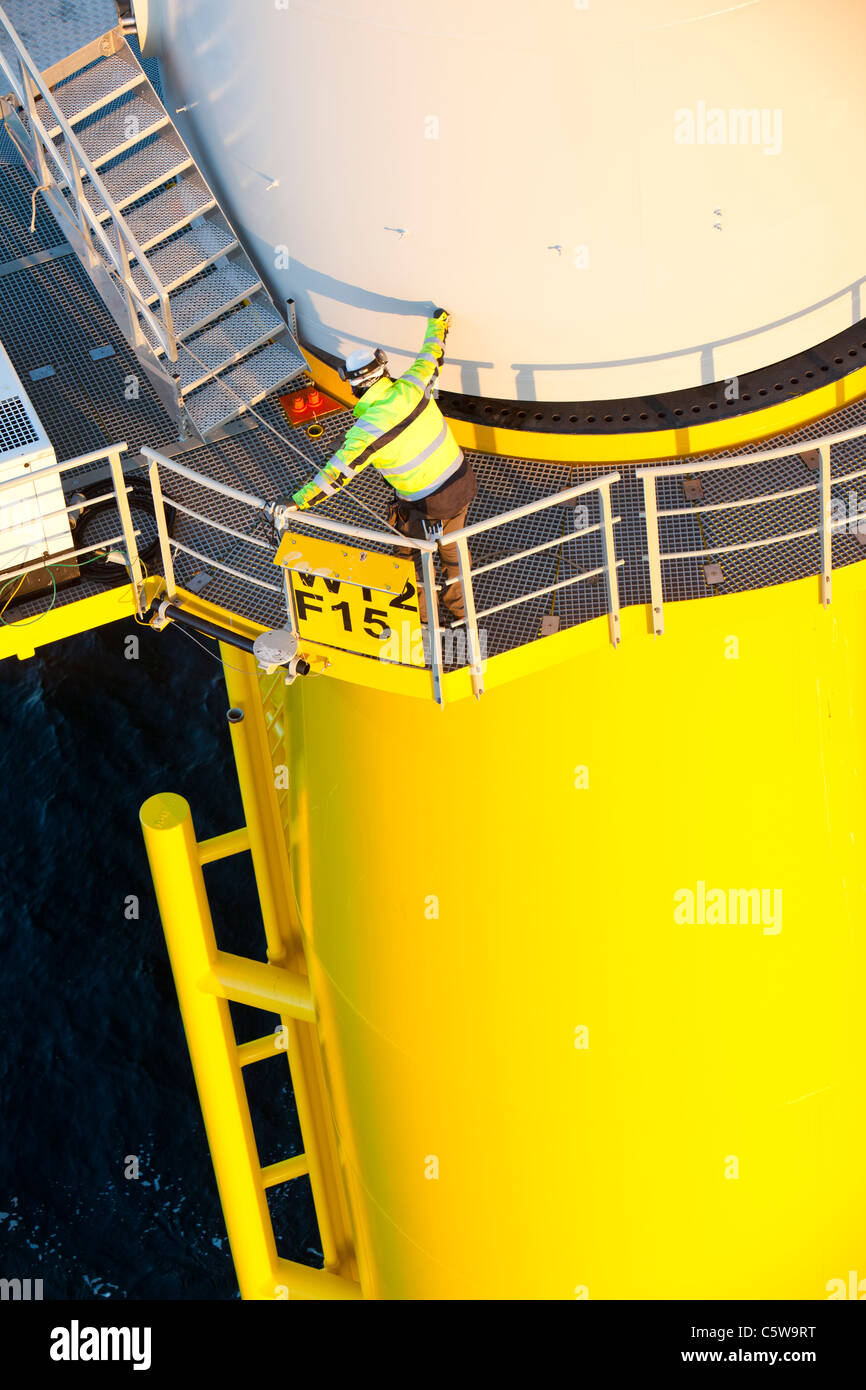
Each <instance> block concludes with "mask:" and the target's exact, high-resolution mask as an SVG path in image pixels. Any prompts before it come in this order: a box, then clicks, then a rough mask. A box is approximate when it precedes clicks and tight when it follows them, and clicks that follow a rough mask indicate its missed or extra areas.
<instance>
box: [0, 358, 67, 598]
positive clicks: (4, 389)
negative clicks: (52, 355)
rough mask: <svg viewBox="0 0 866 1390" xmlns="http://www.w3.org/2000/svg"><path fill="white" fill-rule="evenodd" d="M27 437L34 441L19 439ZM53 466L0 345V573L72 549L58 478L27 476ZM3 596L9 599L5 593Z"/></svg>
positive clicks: (37, 423)
mask: <svg viewBox="0 0 866 1390" xmlns="http://www.w3.org/2000/svg"><path fill="white" fill-rule="evenodd" d="M13 409H14V414H15V418H16V419H17V417H18V416H19V415H21V414H23V416H24V417H25V419H24V421H23V423H22V425H21V426H20V429H21V435H20V442H16V441H15V434H16V430H17V428H18V426H17V425H16V423H15V419H13V417H12V415H11V413H10V412H11V411H12V410H13ZM28 425H29V429H26V434H27V435H30V434H31V433H32V434H34V435H35V436H36V438H35V439H30V438H27V437H25V428H26V427H27V426H28ZM56 462H57V459H56V456H55V453H54V449H53V448H52V446H51V443H50V441H49V439H48V436H47V434H46V433H45V430H44V429H43V428H42V423H41V421H40V419H39V416H38V415H37V414H36V411H35V410H34V409H33V406H32V404H31V402H30V398H29V397H28V395H27V392H26V391H25V389H24V387H23V385H22V383H21V380H20V378H19V377H18V374H17V373H16V371H15V368H14V367H13V366H12V363H11V362H10V360H9V357H8V355H7V353H6V351H5V349H4V348H3V346H2V344H0V483H9V484H12V483H13V482H15V481H16V480H17V479H21V482H20V485H19V486H14V487H13V486H10V487H7V488H4V490H3V491H2V492H0V571H2V570H11V569H14V568H15V566H16V565H26V564H28V563H30V562H31V561H34V560H38V559H40V558H41V557H42V556H43V555H45V554H46V553H47V554H49V555H56V554H58V553H59V552H60V551H63V550H71V549H72V532H71V529H70V526H69V519H68V516H67V515H66V513H65V511H64V508H65V505H66V503H65V498H64V496H63V486H62V483H61V481H60V478H59V477H58V476H57V475H56V474H55V475H54V477H51V478H43V479H39V480H38V481H33V479H32V478H31V477H30V475H31V474H34V473H38V472H39V471H40V470H41V469H43V468H50V467H51V466H52V465H53V464H55V463H56ZM6 597H7V598H8V597H9V594H8V592H7V594H6Z"/></svg>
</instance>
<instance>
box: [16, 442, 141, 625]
mask: <svg viewBox="0 0 866 1390" xmlns="http://www.w3.org/2000/svg"><path fill="white" fill-rule="evenodd" d="M127 449H128V445H127V444H126V443H125V441H121V442H119V443H117V444H111V445H108V446H107V447H106V448H104V449H94V450H93V451H92V452H91V453H89V454H79V455H77V456H76V457H75V458H70V459H63V460H61V461H60V462H55V463H53V464H51V465H50V466H49V467H47V468H39V469H37V470H36V471H35V472H32V473H31V472H23V473H21V474H19V475H18V476H17V477H15V478H8V479H6V480H5V481H4V482H2V483H0V494H2V493H4V492H9V491H11V490H13V489H18V490H20V489H21V488H26V487H27V486H28V485H29V484H31V483H38V482H40V481H43V480H45V479H47V478H54V479H59V478H60V475H61V474H62V473H67V472H69V471H70V470H71V469H73V468H82V467H85V466H86V465H88V464H91V463H99V462H101V461H102V460H105V461H107V463H108V467H109V472H110V474H111V483H112V488H111V491H110V492H108V493H102V494H100V496H99V498H98V499H96V498H87V499H86V500H85V502H84V503H81V502H74V501H73V502H71V503H69V505H68V506H66V507H64V508H60V509H56V508H55V509H54V510H53V511H51V512H46V513H40V514H39V519H40V521H46V520H48V519H49V518H50V517H56V516H61V515H68V514H69V512H71V511H77V510H80V509H82V507H84V508H85V509H86V503H87V502H91V503H93V502H95V501H97V500H99V501H105V500H107V499H108V498H114V500H115V501H116V502H117V510H118V515H119V517H120V531H121V534H120V535H119V536H113V537H112V538H111V539H110V540H101V541H96V542H94V543H93V544H92V545H86V546H73V547H72V548H71V549H70V550H63V551H60V552H58V554H57V555H56V556H53V555H50V554H46V555H42V556H40V558H39V559H38V560H35V561H28V562H27V563H26V564H23V565H12V566H9V567H8V568H7V569H5V570H3V572H2V575H0V578H3V577H5V576H6V575H9V576H10V577H11V578H18V576H19V575H20V576H22V577H23V576H24V575H26V574H30V573H32V572H33V571H34V570H39V569H51V566H52V563H53V564H56V565H57V566H58V567H59V566H60V565H61V562H62V561H64V560H69V559H74V558H75V557H76V556H79V555H89V554H90V553H91V552H93V551H95V550H105V549H107V548H109V547H110V546H114V545H122V546H123V547H124V549H125V551H126V565H127V569H128V571H129V577H130V583H131V584H132V589H133V594H134V597H135V606H136V611H137V613H138V614H139V616H140V615H141V614H142V613H143V612H144V608H145V601H144V598H145V587H144V570H143V567H142V564H141V559H140V556H139V553H138V544H137V540H138V537H139V536H140V535H141V532H140V531H139V530H137V529H136V527H135V526H134V525H133V521H132V514H131V511H130V507H129V493H130V491H131V488H129V487H128V486H127V482H126V476H125V474H124V472H123V465H122V463H121V456H122V455H123V454H125V453H126V452H127ZM4 529H5V528H4ZM9 529H11V528H9ZM13 625H14V624H13Z"/></svg>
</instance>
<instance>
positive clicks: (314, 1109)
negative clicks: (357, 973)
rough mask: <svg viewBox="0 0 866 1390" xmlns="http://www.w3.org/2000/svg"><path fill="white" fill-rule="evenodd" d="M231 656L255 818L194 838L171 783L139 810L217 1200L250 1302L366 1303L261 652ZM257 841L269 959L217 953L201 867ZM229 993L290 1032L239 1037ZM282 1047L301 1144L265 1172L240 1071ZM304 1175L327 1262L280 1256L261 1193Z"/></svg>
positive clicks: (239, 749) (236, 720) (237, 748)
mask: <svg viewBox="0 0 866 1390" xmlns="http://www.w3.org/2000/svg"><path fill="white" fill-rule="evenodd" d="M223 657H224V670H225V676H226V685H227V687H228V691H229V698H230V700H231V701H232V710H231V711H230V718H229V727H230V730H231V737H232V746H233V751H234V755H235V762H236V765H237V771H238V780H239V783H240V788H241V797H242V801H243V806H244V818H245V821H246V824H245V825H244V826H242V827H241V828H240V829H238V830H232V831H229V832H228V833H227V834H225V835H218V836H215V837H214V838H212V839H208V840H203V841H198V840H197V839H196V836H195V830H194V827H193V820H192V813H191V811H190V807H189V804H188V803H187V802H186V801H185V800H184V798H183V797H181V796H177V795H175V794H174V793H173V792H162V793H159V794H158V795H156V796H152V797H150V798H149V799H148V800H147V801H146V802H145V803H144V805H143V806H142V808H141V824H142V829H143V832H144V840H145V845H146V847H147V854H148V859H149V861H150V867H151V872H152V874H153V880H154V885H155V888H156V895H157V901H158V903H159V910H160V915H161V918H162V924H163V929H164V931H165V938H166V943H167V946H168V952H169V956H170V959H171V967H172V971H173V974H174V980H175V985H176V988H177V993H178V1000H179V1003H180V1009H181V1015H182V1018H183V1024H184V1029H185V1032H186V1038H187V1043H188V1046H189V1052H190V1058H191V1060H192V1066H193V1072H194V1074H195V1081H196V1086H197V1088H198V1094H199V1101H200V1103H201V1109H202V1116H203V1118H204V1123H205V1129H206V1131H207V1137H208V1144H209V1146H210V1151H211V1158H212V1160H213V1165H214V1171H215V1173H216V1179H217V1186H218V1188H219V1194H220V1201H221V1203H222V1208H223V1214H224V1216H225V1222H226V1229H227V1231H228V1237H229V1243H230V1245H231V1250H232V1257H233V1259H234V1263H235V1269H236V1272H237V1276H238V1283H239V1285H240V1290H241V1295H242V1297H243V1298H245V1299H249V1298H254V1299H281V1298H309V1299H325V1298H337V1299H347V1298H360V1297H361V1288H360V1285H359V1283H358V1282H357V1269H356V1264H355V1257H354V1246H353V1241H352V1236H351V1225H350V1220H349V1211H348V1205H347V1202H346V1195H345V1188H344V1185H343V1179H342V1172H341V1169H340V1162H339V1154H338V1151H337V1145H336V1137H335V1133H334V1127H333V1124H332V1122H331V1119H330V1109H329V1104H328V1098H327V1088H326V1084H325V1077H324V1071H323V1068H322V1062H321V1056H320V1053H319V1048H318V1041H317V1038H316V1033H315V1012H314V1006H313V999H312V995H311V992H310V984H309V980H308V978H307V974H306V970H305V966H304V960H303V946H302V942H301V936H300V926H299V923H298V920H297V915H296V911H295V909H294V890H293V886H292V882H291V872H290V868H289V862H288V851H287V848H286V841H285V837H284V834H283V830H282V826H281V817H280V807H279V805H278V801H277V795H276V789H275V784H274V776H273V769H272V763H271V754H270V750H269V746H268V726H267V724H266V722H265V716H264V712H263V708H262V693H261V692H260V690H259V683H258V671H257V667H256V663H255V660H254V659H253V657H252V656H246V655H245V654H244V653H243V652H240V651H238V650H237V649H235V648H224V649H223ZM247 850H249V851H250V853H251V856H252V861H253V868H254V871H255V876H256V885H257V888H258V893H259V901H260V903H261V909H262V919H263V922H264V927H265V936H266V940H267V948H268V949H267V954H268V959H267V962H264V961H256V960H252V959H249V958H247V957H245V956H237V955H233V954H231V953H229V952H227V951H221V950H219V949H218V947H217V944H216V937H215V935H214V929H213V921H212V918H211V912H210V905H209V902H208V897H207V890H206V888H205V883H204V875H203V872H202V869H203V866H204V865H205V864H209V863H212V862H213V861H214V860H217V859H225V858H227V857H229V856H231V855H234V854H240V853H243V852H245V851H247ZM229 1000H235V1001H236V1002H238V1003H242V1004H249V1005H253V1006H254V1007H256V1008H261V1009H266V1010H268V1011H270V1012H271V1013H277V1014H279V1017H280V1020H281V1023H282V1025H283V1026H282V1028H281V1029H280V1030H278V1031H277V1032H276V1033H270V1034H267V1035H266V1036H265V1037H262V1038H257V1039H254V1040H253V1041H252V1042H247V1043H243V1044H240V1045H239V1044H238V1042H237V1039H236V1036H235V1031H234V1026H233V1024H232V1019H231V1014H230V1010H229ZM284 1043H285V1044H287V1045H286V1046H285V1052H286V1056H287V1059H288V1061H289V1066H290V1072H291V1079H292V1085H293V1089H294V1093H295V1101H296V1105H297V1110H298V1118H299V1120H300V1125H301V1133H302V1135H303V1140H304V1153H303V1154H299V1155H296V1156H295V1157H292V1158H287V1159H284V1160H282V1161H281V1162H279V1163H273V1164H270V1165H268V1166H265V1167H262V1165H261V1164H260V1162H259V1157H258V1151H257V1148H256V1142H255V1136H254V1134H253V1126H252V1119H251V1116H250V1110H249V1103H248V1101H247V1096H246V1089H245V1086H244V1081H243V1076H242V1068H243V1067H245V1066H249V1065H252V1064H253V1063H255V1062H257V1061H261V1060H263V1059H265V1058H267V1057H273V1055H274V1053H275V1051H279V1050H282V1049H283V1044H284ZM304 1174H309V1177H310V1183H311V1187H312V1191H313V1200H314V1203H315V1208H316V1217H317V1220H318V1223H319V1232H320V1236H321V1241H322V1251H323V1255H324V1269H322V1270H317V1269H311V1268H310V1267H308V1266H307V1265H302V1264H299V1263H296V1262H294V1261H291V1260H286V1259H283V1258H281V1257H280V1256H278V1254H277V1249H276V1241H275V1237H274V1231H273V1225H272V1222H271V1216H270V1212H269V1210H268V1204H267V1198H266V1195H265V1194H266V1191H267V1189H268V1188H269V1187H273V1186H274V1185H276V1184H277V1183H281V1182H288V1181H291V1180H292V1179H294V1178H297V1177H300V1176H302V1175H304Z"/></svg>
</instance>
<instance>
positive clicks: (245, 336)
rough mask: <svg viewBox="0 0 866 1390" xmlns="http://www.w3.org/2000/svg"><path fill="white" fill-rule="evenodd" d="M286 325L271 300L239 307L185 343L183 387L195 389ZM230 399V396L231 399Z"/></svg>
mask: <svg viewBox="0 0 866 1390" xmlns="http://www.w3.org/2000/svg"><path fill="white" fill-rule="evenodd" d="M285 327H286V325H285V323H284V322H283V320H282V319H281V318H280V316H279V314H278V313H277V311H276V309H275V308H274V307H273V305H272V304H269V303H268V301H267V300H256V301H254V303H252V304H245V305H243V307H242V308H240V309H235V310H234V312H233V313H231V314H228V315H227V316H226V318H224V319H221V320H220V322H219V323H215V324H214V325H213V327H212V328H207V329H205V331H204V333H200V334H199V336H198V337H197V338H192V339H187V341H186V342H185V343H184V344H183V346H182V347H181V350H180V354H179V364H180V384H181V389H182V390H183V391H193V390H195V388H196V387H197V386H201V385H203V383H204V382H206V381H208V380H209V379H210V377H212V376H215V375H216V373H217V372H221V371H223V370H224V369H225V368H226V367H230V366H231V365H232V363H234V362H239V361H240V359H241V358H242V357H245V356H246V354H247V353H248V352H252V351H253V350H254V349H255V348H257V347H261V346H262V345H263V344H264V343H266V342H267V341H268V339H269V338H275V337H276V336H277V335H278V334H279V333H282V332H284V331H285ZM223 394H225V393H223ZM229 399H230V398H229V397H226V400H227V401H228V400H229Z"/></svg>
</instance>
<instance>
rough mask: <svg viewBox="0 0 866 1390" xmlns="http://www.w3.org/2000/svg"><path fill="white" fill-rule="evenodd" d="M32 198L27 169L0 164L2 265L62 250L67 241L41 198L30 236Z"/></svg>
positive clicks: (0, 254)
mask: <svg viewBox="0 0 866 1390" xmlns="http://www.w3.org/2000/svg"><path fill="white" fill-rule="evenodd" d="M32 196H33V180H32V178H31V177H30V174H29V172H28V170H27V169H26V167H25V166H24V165H22V164H0V262H2V263H3V264H7V263H8V262H10V261H16V260H18V258H19V257H20V256H32V255H34V254H35V253H36V252H37V251H47V250H49V249H51V248H53V247H57V246H62V245H63V244H64V242H65V240H66V238H65V237H64V235H63V233H62V232H61V230H60V228H59V227H58V226H57V223H56V222H55V221H54V218H53V217H52V216H51V214H50V212H49V211H48V209H47V208H46V206H45V204H44V202H43V201H42V197H41V195H40V196H39V197H38V198H37V199H36V233H35V235H33V234H31V231H30V217H31V199H32ZM3 293H5V291H3ZM0 297H2V294H0Z"/></svg>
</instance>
